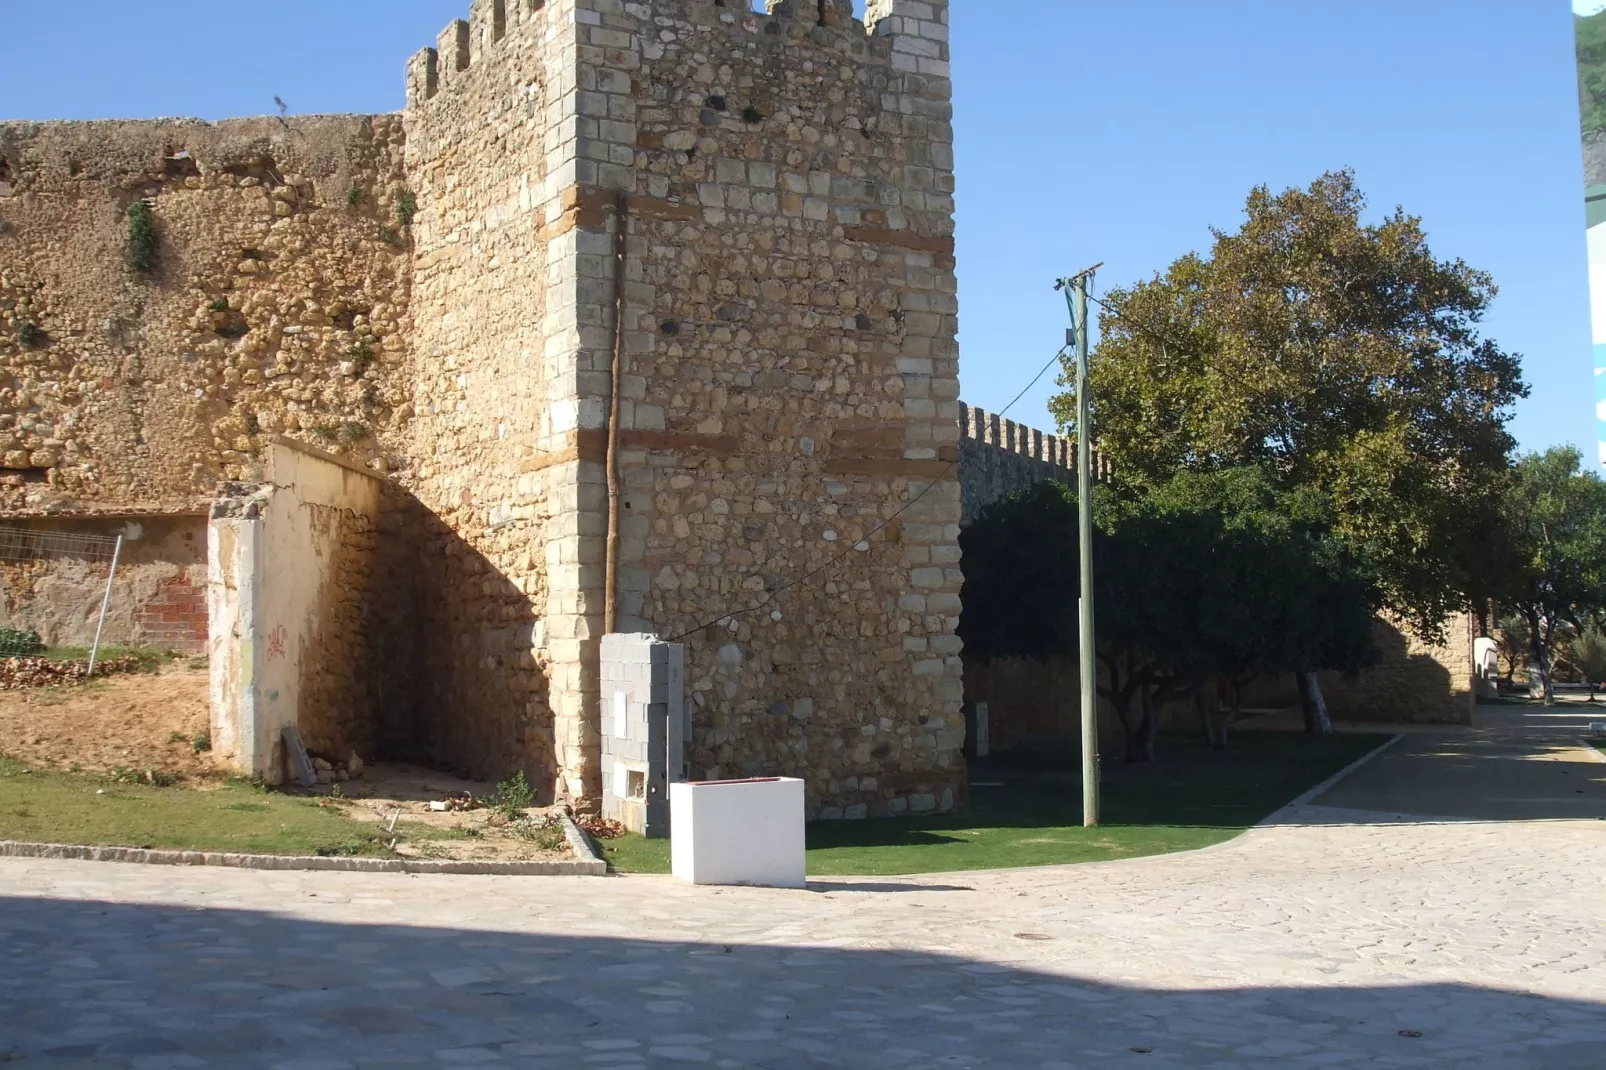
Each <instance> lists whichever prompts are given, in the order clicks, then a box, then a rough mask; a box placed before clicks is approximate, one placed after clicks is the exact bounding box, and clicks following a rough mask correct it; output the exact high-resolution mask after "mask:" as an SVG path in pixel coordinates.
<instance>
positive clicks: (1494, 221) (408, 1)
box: [0, 0, 1595, 452]
mask: <svg viewBox="0 0 1606 1070" xmlns="http://www.w3.org/2000/svg"><path fill="white" fill-rule="evenodd" d="M861 8H862V3H861ZM467 10H468V0H277V2H276V3H272V4H246V3H238V2H232V0H230V2H218V0H161V2H159V3H129V2H128V0H76V2H74V3H62V2H61V0H0V28H3V29H4V31H5V37H6V40H7V41H8V42H9V43H10V46H11V47H9V48H8V49H7V56H6V62H5V68H6V69H5V77H4V78H3V79H0V118H20V119H51V118H73V119H82V118H100V117H111V116H122V117H137V116H154V115H193V116H199V117H202V118H208V119H214V118H222V117H226V116H230V115H253V114H262V113H266V112H270V111H272V110H273V97H274V96H275V95H278V96H280V97H283V98H284V100H285V101H286V102H287V103H288V104H289V105H290V108H291V110H292V111H294V112H337V111H352V112H376V111H389V110H393V109H396V108H399V107H400V106H401V104H402V69H403V62H404V60H405V58H406V56H407V55H408V54H410V53H412V52H414V51H416V50H417V49H418V48H420V47H422V46H424V45H425V44H428V43H431V42H433V40H434V36H435V34H436V32H437V31H438V30H440V29H441V27H443V26H444V25H445V24H446V23H447V22H448V21H449V20H451V19H453V18H457V17H461V16H463V15H464V14H465V13H466V12H467ZM953 34H954V47H953V51H954V76H955V82H956V86H955V93H956V97H957V100H956V107H957V120H956V138H957V151H958V171H959V210H960V217H959V270H960V299H961V309H960V315H961V332H962V342H963V366H962V376H963V380H964V390H965V395H966V397H967V399H968V400H970V401H971V402H973V403H974V404H978V405H981V406H983V407H986V408H994V409H996V408H998V407H1000V406H1002V405H1003V404H1004V403H1005V402H1007V401H1008V400H1009V399H1010V398H1011V397H1013V396H1014V394H1015V393H1016V392H1017V391H1018V390H1019V389H1020V387H1021V386H1023V385H1024V384H1025V382H1026V381H1027V380H1028V379H1030V378H1031V376H1032V375H1033V374H1035V373H1036V371H1037V370H1038V368H1039V367H1040V366H1041V365H1042V363H1043V362H1044V361H1045V360H1047V359H1048V357H1049V356H1050V355H1052V353H1053V352H1054V350H1055V349H1056V348H1057V347H1058V346H1059V344H1060V343H1061V342H1062V341H1063V339H1064V329H1065V310H1064V305H1063V303H1062V302H1061V300H1060V299H1059V297H1058V296H1057V295H1056V294H1055V293H1054V292H1053V290H1052V289H1051V287H1052V283H1053V280H1054V278H1055V277H1057V276H1059V275H1063V274H1068V273H1070V272H1071V271H1074V270H1076V269H1078V268H1081V267H1084V266H1087V265H1089V264H1091V263H1093V262H1095V261H1100V260H1102V261H1105V263H1106V265H1107V266H1106V267H1105V269H1104V271H1103V272H1102V273H1101V275H1100V276H1099V283H1100V285H1101V287H1102V286H1109V285H1119V284H1123V283H1128V282H1131V281H1133V280H1135V279H1138V278H1141V277H1145V276H1147V275H1149V274H1151V273H1153V272H1154V271H1156V270H1158V269H1160V268H1162V267H1163V266H1164V265H1165V264H1167V263H1169V262H1170V261H1171V260H1172V259H1174V258H1175V257H1176V256H1178V255H1180V254H1182V253H1185V252H1187V251H1189V250H1192V249H1198V248H1202V247H1203V246H1204V245H1206V244H1207V243H1208V241H1209V234H1208V231H1207V229H1206V228H1207V227H1209V226H1210V225H1212V224H1215V225H1219V226H1226V227H1231V226H1234V225H1235V224H1236V222H1237V220H1238V218H1239V212H1240V210H1241V208H1242V204H1243V200H1244V196H1245V194H1246V193H1247V192H1248V190H1249V188H1250V187H1251V186H1253V185H1255V184H1256V183H1262V182H1263V183H1268V184H1270V185H1272V186H1274V187H1279V188H1280V187H1284V186H1288V185H1292V184H1303V183H1307V182H1309V181H1310V180H1311V179H1312V178H1314V177H1315V176H1316V175H1317V174H1319V173H1320V172H1321V171H1323V170H1325V169H1329V168H1339V167H1352V168H1354V169H1355V171H1356V173H1357V175H1358V177H1359V180H1360V183H1361V185H1362V188H1363V189H1365V190H1366V191H1367V193H1368V195H1369V196H1370V198H1371V202H1372V204H1373V206H1374V208H1375V209H1377V210H1378V211H1385V210H1388V209H1391V208H1393V207H1394V206H1395V205H1403V206H1404V207H1405V208H1406V209H1407V210H1409V211H1411V212H1413V213H1415V214H1417V215H1420V216H1422V217H1423V219H1424V221H1425V224H1426V227H1427V229H1428V233H1429V236H1430V240H1431V242H1432V245H1433V248H1434V250H1435V252H1436V253H1438V254H1439V255H1440V256H1441V257H1452V256H1458V257H1461V258H1463V259H1465V260H1467V261H1468V262H1469V263H1471V264H1473V265H1475V266H1478V267H1481V268H1484V269H1486V270H1488V271H1491V272H1493V274H1494V276H1495V278H1496V279H1497V281H1498V282H1499V284H1500V287H1501V294H1500V298H1499V300H1498V301H1497V303H1496V305H1495V307H1494V309H1493V311H1492V313H1491V315H1490V316H1489V319H1488V325H1487V326H1488V332H1489V333H1490V334H1491V335H1492V336H1493V337H1495V338H1497V339H1498V340H1499V341H1500V342H1501V343H1502V344H1503V345H1505V346H1506V347H1507V348H1510V349H1514V350H1516V351H1518V352H1520V353H1522V354H1523V355H1524V356H1525V358H1526V368H1527V374H1528V378H1529V379H1530V381H1531V382H1532V383H1533V387H1534V391H1533V397H1532V398H1531V399H1530V400H1529V401H1527V402H1525V403H1524V404H1523V406H1522V407H1521V409H1520V410H1519V413H1518V417H1517V420H1516V422H1515V424H1514V430H1515V432H1516V434H1517V436H1518V438H1519V439H1520V440H1521V442H1522V444H1523V446H1524V447H1526V448H1542V447H1544V446H1548V445H1552V444H1555V443H1560V442H1573V443H1576V444H1578V445H1579V446H1581V447H1585V448H1586V452H1588V444H1589V443H1591V442H1593V441H1594V438H1595V436H1594V422H1593V421H1594V382H1593V376H1592V372H1591V364H1592V357H1591V350H1590V332H1589V323H1588V284H1587V279H1586V274H1585V244H1584V211H1583V203H1582V201H1583V189H1582V186H1583V173H1582V163H1581V160H1580V150H1579V137H1578V123H1577V97H1576V78H1575V74H1574V68H1573V54H1572V21H1571V11H1570V7H1569V4H1568V2H1567V0H1478V2H1476V3H1469V2H1467V0H1346V2H1345V3H1343V4H1339V5H1333V4H1315V3H1301V2H1295V0H1231V2H1230V3H1214V4H1201V3H1197V2H1196V0H1186V2H1185V0H1150V2H1146V3H1131V2H1123V3H1093V2H1088V0H1007V2H1005V0H954V4H953ZM1050 380H1051V377H1050V378H1045V380H1044V382H1043V383H1042V384H1041V385H1040V386H1039V387H1038V388H1037V389H1036V390H1034V391H1033V392H1032V393H1031V394H1030V395H1028V396H1027V398H1026V399H1024V400H1023V401H1022V402H1021V403H1020V405H1019V406H1017V408H1016V409H1015V410H1014V412H1013V413H1012V415H1014V416H1016V417H1018V418H1020V419H1022V420H1024V421H1026V422H1029V423H1035V424H1037V425H1039V426H1043V427H1045V428H1046V427H1047V426H1048V416H1047V413H1046V410H1045V408H1044V399H1045V398H1046V397H1047V396H1048V395H1049V393H1051V392H1052V385H1051V381H1050Z"/></svg>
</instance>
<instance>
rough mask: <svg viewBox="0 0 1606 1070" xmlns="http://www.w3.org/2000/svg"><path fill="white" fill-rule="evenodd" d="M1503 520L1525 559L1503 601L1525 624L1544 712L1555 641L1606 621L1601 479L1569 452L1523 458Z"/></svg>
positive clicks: (1604, 484)
mask: <svg viewBox="0 0 1606 1070" xmlns="http://www.w3.org/2000/svg"><path fill="white" fill-rule="evenodd" d="M1505 519H1506V523H1507V525H1508V529H1509V531H1510V532H1511V533H1512V538H1513V539H1514V541H1515V543H1516V545H1517V546H1519V547H1520V548H1521V549H1522V551H1523V555H1524V556H1523V560H1522V563H1521V567H1520V568H1519V569H1517V570H1516V571H1515V572H1514V573H1513V574H1512V575H1511V576H1510V577H1509V579H1508V580H1507V584H1508V588H1507V590H1508V594H1507V600H1508V601H1509V602H1510V603H1511V604H1512V605H1513V606H1515V607H1516V608H1517V611H1518V612H1519V613H1521V615H1522V617H1523V620H1524V622H1525V623H1526V625H1527V630H1528V644H1529V654H1530V657H1531V660H1530V666H1529V667H1530V670H1531V672H1532V674H1533V678H1534V684H1535V686H1536V687H1537V688H1538V690H1539V691H1540V693H1541V694H1542V695H1543V697H1544V700H1545V703H1546V704H1547V705H1549V704H1553V703H1554V702H1555V700H1556V694H1555V687H1554V683H1553V681H1552V679H1551V677H1552V666H1553V662H1554V655H1555V649H1556V643H1557V641H1558V639H1560V638H1561V637H1562V636H1563V635H1564V634H1565V630H1566V629H1567V628H1569V627H1571V628H1574V629H1576V630H1577V631H1578V632H1580V633H1582V632H1583V631H1584V630H1585V628H1586V627H1587V626H1588V625H1589V624H1591V623H1599V622H1600V621H1601V620H1602V619H1603V618H1606V480H1602V479H1601V478H1600V476H1598V475H1596V474H1595V473H1594V472H1592V471H1586V470H1584V468H1583V455H1582V454H1581V453H1579V452H1578V450H1576V449H1574V448H1573V447H1571V446H1559V447H1555V448H1553V449H1549V450H1546V451H1545V452H1544V453H1534V454H1529V455H1528V456H1526V457H1524V458H1522V459H1521V460H1520V461H1518V462H1517V465H1516V468H1515V471H1514V473H1513V478H1512V480H1511V481H1510V485H1509V487H1508V488H1507V492H1506V502H1505Z"/></svg>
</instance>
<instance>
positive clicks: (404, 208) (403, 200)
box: [396, 190, 418, 230]
mask: <svg viewBox="0 0 1606 1070" xmlns="http://www.w3.org/2000/svg"><path fill="white" fill-rule="evenodd" d="M417 215H418V198H417V197H415V196H413V191H412V190H402V194H401V196H400V197H398V198H397V199H396V222H398V223H400V224H401V225H402V229H403V230H406V229H407V228H408V227H410V226H412V225H413V219H414V218H415V217H416V216H417Z"/></svg>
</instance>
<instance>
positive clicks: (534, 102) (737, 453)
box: [405, 0, 964, 816]
mask: <svg viewBox="0 0 1606 1070" xmlns="http://www.w3.org/2000/svg"><path fill="white" fill-rule="evenodd" d="M769 7H770V9H769V11H768V12H767V13H760V12H754V11H750V10H745V9H743V8H742V7H739V6H737V3H736V0H730V2H729V3H724V2H721V0H651V2H646V0H641V2H625V0H546V2H541V0H475V2H474V3H473V5H472V7H471V9H470V11H469V18H468V20H467V21H458V22H455V23H453V24H452V25H450V26H448V27H447V28H446V30H445V31H444V32H443V33H442V34H441V36H440V39H439V41H438V42H437V44H436V46H435V47H434V48H428V49H425V50H424V51H422V52H420V53H419V54H418V55H416V56H415V57H413V59H412V60H411V61H410V63H409V68H408V103H407V112H406V124H405V125H406V132H407V172H408V175H409V179H410V182H411V185H412V188H413V190H414V192H415V194H416V198H417V205H418V215H417V219H416V222H415V224H414V238H415V243H416V253H415V258H414V281H413V294H412V311H413V324H414V326H413V337H412V340H411V341H412V352H413V357H414V361H415V364H416V371H415V374H416V376H417V390H416V398H415V417H414V425H413V435H414V439H415V443H416V445H415V449H414V457H415V459H416V461H417V463H418V470H417V477H418V478H417V486H416V487H415V490H416V492H417V494H418V497H419V499H420V500H421V501H422V502H423V503H424V505H425V506H427V507H428V509H429V510H430V511H431V512H432V513H433V514H434V516H435V517H436V518H438V524H437V525H436V529H435V533H434V540H433V542H432V545H431V549H430V552H429V554H428V555H427V556H428V557H429V558H430V560H432V561H434V560H445V561H447V562H452V561H454V560H455V561H456V562H457V563H456V564H455V565H451V564H449V565H448V566H447V568H446V572H445V573H443V574H442V579H441V582H440V583H439V584H438V586H439V588H440V590H439V591H438V592H437V594H436V597H435V598H434V599H433V600H432V601H433V604H434V607H435V609H434V612H435V613H436V614H437V615H439V616H440V624H441V626H442V628H443V629H445V630H446V631H449V632H450V633H451V634H453V635H455V636H456V637H457V642H456V646H455V647H454V649H453V650H452V651H451V652H450V655H449V656H448V657H447V659H446V663H443V664H440V665H438V666H435V668H434V670H433V671H432V673H431V677H432V679H434V680H435V681H436V685H435V689H434V695H435V697H436V700H437V701H440V702H443V703H445V704H446V706H447V707H448V708H450V709H452V710H453V711H455V712H454V714H453V720H454V721H458V722H461V723H460V726H459V729H458V733H459V735H460V736H461V739H462V745H463V748H464V751H465V753H466V754H469V755H474V756H477V757H482V758H484V759H487V760H490V761H492V762H493V763H494V762H495V754H494V752H495V751H497V750H498V749H511V750H512V751H518V750H519V749H521V748H527V747H528V746H529V743H530V742H531V741H530V740H529V739H522V740H521V739H518V738H513V737H515V736H518V734H519V733H518V731H517V730H512V732H511V735H510V730H509V729H508V728H507V727H506V723H507V717H506V711H507V709H508V707H509V704H513V705H515V706H519V707H522V713H523V714H524V717H523V718H522V720H524V721H526V722H527V724H528V725H529V728H528V730H527V731H528V732H533V733H535V735H536V736H539V735H543V734H544V732H542V731H541V730H542V729H543V728H544V727H545V725H546V724H550V726H551V728H550V730H551V733H552V738H551V742H552V746H553V752H552V753H553V754H554V755H555V770H554V772H555V776H556V781H557V792H558V794H560V795H566V796H568V797H571V798H575V799H587V800H589V799H594V798H596V797H597V795H598V792H599V783H600V781H599V777H600V764H599V737H598V729H597V725H598V716H599V709H598V682H597V681H598V676H597V665H598V648H599V641H600V637H601V636H602V635H603V634H604V630H605V628H606V627H607V626H608V623H609V621H610V619H611V620H612V623H613V626H614V628H615V630H619V631H650V632H655V633H657V634H659V635H660V636H664V637H666V638H683V641H684V642H685V643H686V644H687V679H688V681H689V682H690V687H691V695H690V700H691V701H690V707H689V708H690V709H691V710H692V711H693V734H692V740H691V747H690V749H689V755H688V757H689V761H690V764H691V768H692V773H693V774H694V775H696V776H705V777H722V776H739V775H762V774H780V773H786V774H792V775H799V776H803V777H805V778H807V779H808V781H809V785H810V794H811V804H812V805H813V806H814V807H815V808H816V809H817V810H819V811H821V812H824V813H826V814H827V815H828V816H834V815H836V814H847V815H849V816H856V815H859V814H865V813H872V814H877V813H888V812H891V813H897V812H902V811H903V810H905V809H912V810H921V809H930V808H937V807H943V806H948V805H952V804H953V803H954V802H955V799H956V796H957V795H958V794H960V793H961V792H962V789H963V767H962V763H961V761H960V756H959V755H960V747H961V744H962V741H963V733H964V729H963V721H962V717H961V713H960V703H961V699H962V693H961V690H962V689H961V680H960V662H959V652H960V645H959V642H958V640H957V638H956V637H955V634H954V632H955V628H956V626H957V623H958V616H959V588H960V583H961V576H960V572H959V552H958V545H957V537H958V522H959V489H958V481H957V471H956V468H955V461H956V459H957V445H958V434H959V422H958V415H959V413H958V397H959V383H958V352H957V344H956V333H957V320H956V313H957V303H956V296H955V295H956V283H955V275H954V243H953V208H954V200H953V193H954V180H953V153H952V127H951V115H952V112H951V103H950V101H951V84H950V80H949V69H948V39H947V38H948V25H947V18H948V12H947V3H946V0H871V3H870V6H869V16H868V20H867V23H860V22H859V21H858V20H856V19H855V18H854V17H853V14H852V5H851V3H850V2H849V0H818V2H816V0H807V2H804V0H772V2H771V3H770V6H769ZM494 725H500V726H502V727H498V728H494V729H493V728H492V727H491V726H494Z"/></svg>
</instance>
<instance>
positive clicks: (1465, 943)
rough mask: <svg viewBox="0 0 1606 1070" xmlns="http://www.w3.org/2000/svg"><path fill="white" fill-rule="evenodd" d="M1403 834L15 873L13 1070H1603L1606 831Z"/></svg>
mask: <svg viewBox="0 0 1606 1070" xmlns="http://www.w3.org/2000/svg"><path fill="white" fill-rule="evenodd" d="M1375 819H1376V815H1371V814H1365V813H1352V812H1346V811H1340V810H1334V809H1326V808H1315V807H1306V808H1302V809H1297V810H1293V811H1288V812H1285V814H1284V815H1283V818H1282V820H1281V821H1280V822H1279V823H1278V824H1276V825H1273V826H1270V827H1263V828H1259V829H1256V830H1254V831H1252V832H1251V833H1249V834H1248V835H1246V836H1244V837H1242V838H1240V839H1239V840H1236V841H1234V842H1232V843H1230V844H1227V845H1224V846H1222V847H1220V848H1216V849H1213V850H1210V851H1205V852H1201V853H1198V854H1193V855H1185V856H1173V857H1170V858H1157V859H1145V860H1138V861H1133V862H1121V863H1111V864H1104V865H1096V866H1081V867H1068V868H1052V869H1040V870H1023V871H1014V872H1006V873H985V874H982V873H972V874H964V875H955V876H951V877H947V878H922V879H909V880H901V881H894V880H871V881H861V882H849V881H822V882H820V883H818V884H816V885H814V886H813V887H811V888H810V890H808V891H806V892H774V891H763V890H756V889H729V890H700V889H692V888H688V887H682V886H679V885H677V884H675V883H673V882H672V881H670V880H669V879H667V878H652V877H639V878H610V879H605V880H597V879H592V880H587V879H584V878H482V877H461V878H459V877H408V876H400V875H365V874H279V873H273V874H263V873H252V872H238V871H231V870H201V869H163V868H156V867H139V866H118V865H109V864H95V863H74V862H39V861H7V862H0V947H3V954H4V959H3V965H0V1058H3V1056H4V1055H5V1054H6V1053H11V1054H13V1056H16V1055H20V1056H22V1059H21V1060H20V1061H19V1062H20V1065H21V1066H22V1067H25V1068H32V1067H57V1066H127V1067H140V1068H145V1067H149V1068H158V1067H202V1066H217V1067H253V1068H255V1067H264V1068H266V1067H277V1068H284V1070H341V1068H348V1067H349V1068H356V1067H403V1066H474V1067H481V1066H484V1067H497V1066H509V1067H512V1066H521V1067H586V1066H604V1067H606V1066H641V1065H650V1066H673V1065H681V1064H692V1065H696V1064H703V1065H710V1066H721V1067H738V1066H743V1067H745V1066H751V1067H774V1068H803V1067H811V1068H812V1067H861V1066H863V1067H871V1066H875V1067H971V1066H1000V1067H1043V1068H1060V1067H1081V1066H1087V1067H1092V1066H1099V1067H1103V1066H1117V1067H1119V1066H1133V1067H1221V1068H1225V1067H1240V1066H1250V1067H1258V1066H1270V1065H1272V1064H1274V1063H1275V1064H1276V1065H1278V1066H1284V1067H1286V1066H1295V1067H1329V1066H1379V1067H1385V1066H1387V1067H1410V1066H1479V1067H1513V1068H1514V1067H1601V1066H1603V1065H1606V1006H1603V1003H1602V1000H1603V999H1606V961H1603V960H1606V891H1603V889H1606V850H1603V849H1602V848H1603V847H1606V825H1603V824H1601V823H1598V822H1593V823H1585V822H1531V823H1506V824H1496V823H1476V822H1439V823H1423V824H1414V823H1381V824H1380V823H1373V822H1374V821H1375ZM1417 1034H1420V1035H1417Z"/></svg>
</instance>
